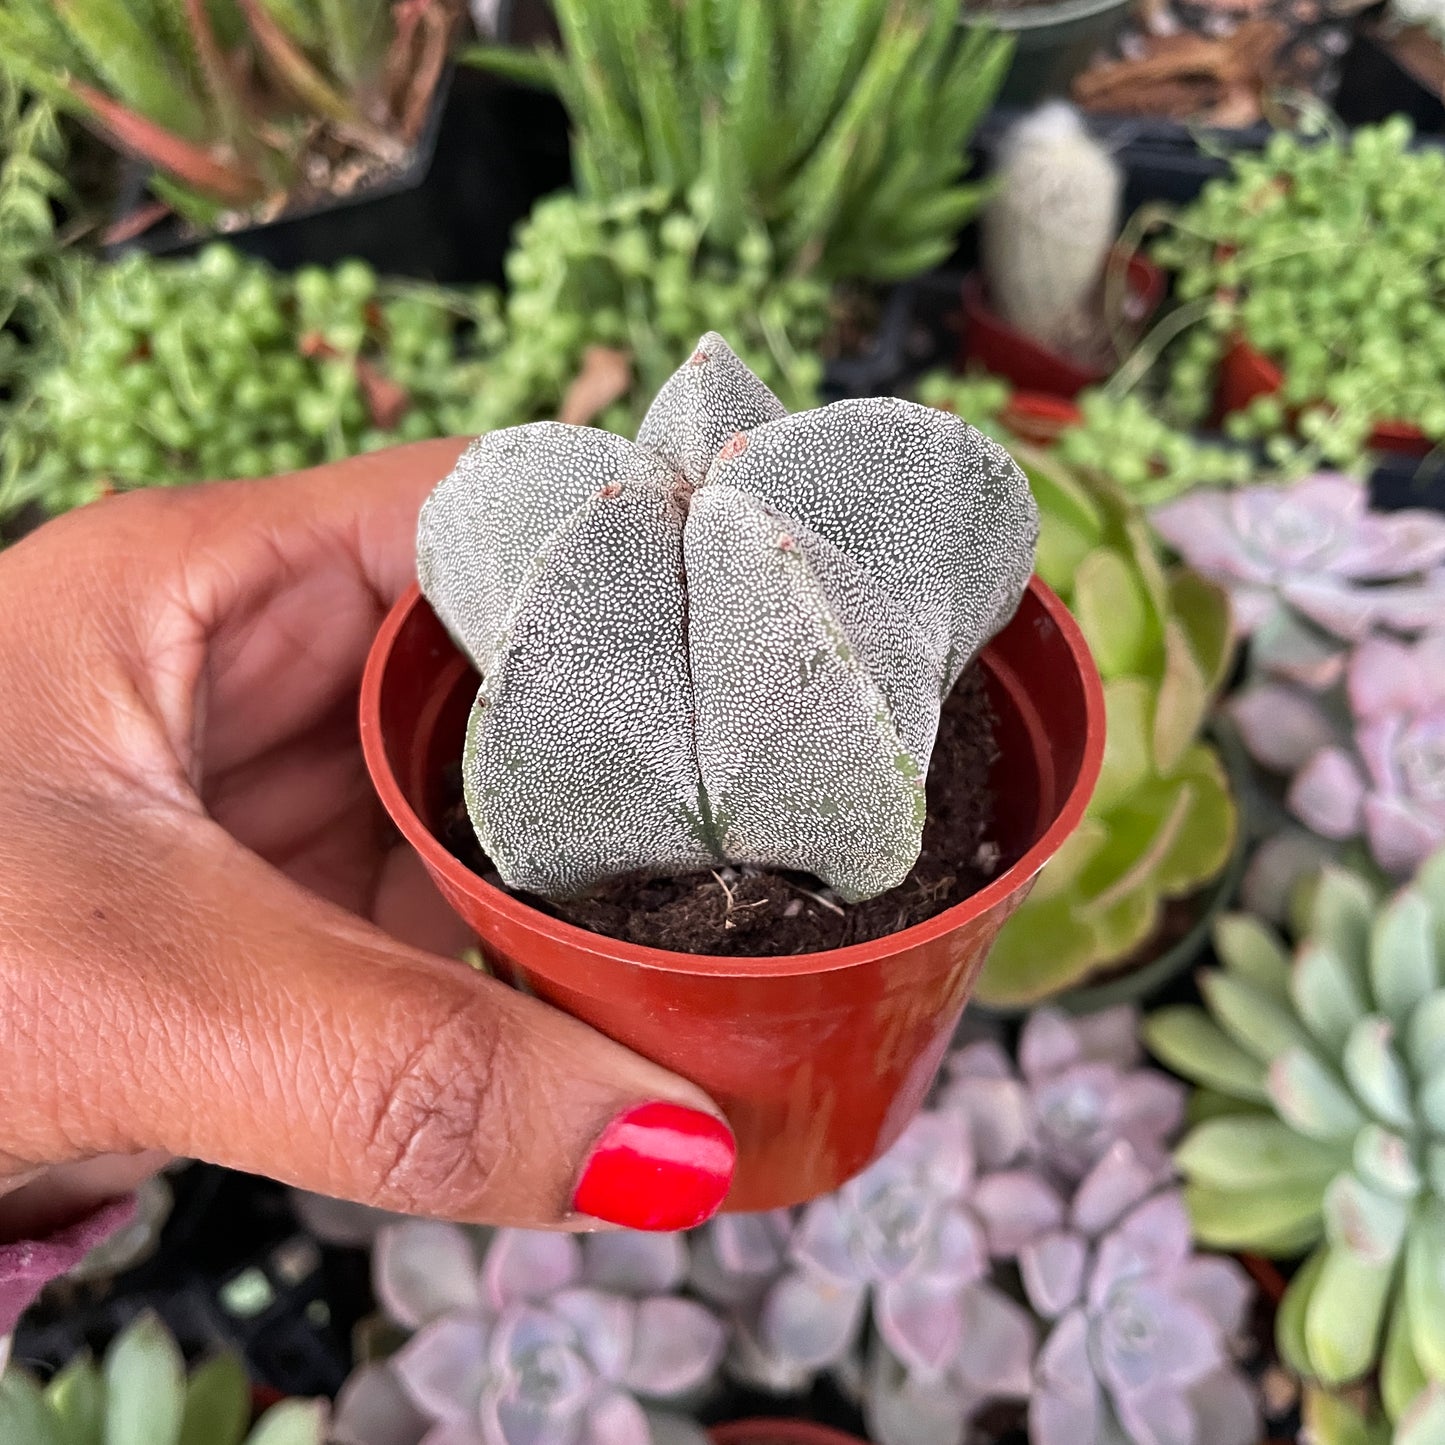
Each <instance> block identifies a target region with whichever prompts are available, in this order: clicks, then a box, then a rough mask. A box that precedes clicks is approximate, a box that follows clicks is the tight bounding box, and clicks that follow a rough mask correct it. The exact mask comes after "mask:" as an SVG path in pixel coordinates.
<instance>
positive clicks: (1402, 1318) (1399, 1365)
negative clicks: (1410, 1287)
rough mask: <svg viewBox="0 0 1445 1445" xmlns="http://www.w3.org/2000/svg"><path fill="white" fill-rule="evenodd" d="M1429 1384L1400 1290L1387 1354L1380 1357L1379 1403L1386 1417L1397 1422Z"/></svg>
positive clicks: (1390, 1326) (1388, 1332)
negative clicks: (1380, 1401) (1416, 1348)
mask: <svg viewBox="0 0 1445 1445" xmlns="http://www.w3.org/2000/svg"><path fill="white" fill-rule="evenodd" d="M1428 1383H1429V1381H1428V1380H1427V1378H1426V1375H1425V1371H1424V1369H1423V1368H1422V1367H1421V1364H1420V1359H1419V1356H1418V1355H1416V1353H1415V1344H1414V1336H1413V1328H1412V1326H1411V1323H1410V1308H1409V1303H1408V1299H1407V1294H1406V1291H1405V1290H1397V1291H1396V1292H1395V1304H1394V1308H1393V1309H1392V1310H1391V1311H1390V1322H1389V1325H1388V1327H1387V1328H1386V1331H1385V1352H1384V1354H1383V1355H1382V1356H1381V1357H1380V1399H1381V1400H1382V1402H1383V1403H1384V1406H1385V1413H1386V1414H1387V1415H1389V1417H1390V1418H1391V1419H1392V1420H1394V1419H1398V1418H1399V1417H1400V1416H1401V1415H1403V1414H1404V1413H1405V1411H1406V1410H1407V1409H1408V1408H1409V1406H1410V1402H1411V1401H1412V1400H1414V1399H1415V1397H1416V1396H1417V1395H1418V1394H1419V1393H1420V1391H1421V1390H1423V1389H1424V1388H1425V1386H1426V1385H1427V1384H1428Z"/></svg>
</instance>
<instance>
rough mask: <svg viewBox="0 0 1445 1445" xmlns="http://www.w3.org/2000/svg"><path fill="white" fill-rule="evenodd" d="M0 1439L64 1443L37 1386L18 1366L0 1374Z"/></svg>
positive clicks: (12, 1443)
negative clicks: (16, 1368)
mask: <svg viewBox="0 0 1445 1445" xmlns="http://www.w3.org/2000/svg"><path fill="white" fill-rule="evenodd" d="M0 1440H4V1441H5V1445H66V1440H65V1436H64V1435H63V1434H61V1428H60V1421H59V1420H58V1419H57V1418H56V1415H55V1412H54V1411H53V1410H52V1409H51V1408H50V1405H49V1404H48V1403H47V1402H46V1399H45V1396H44V1395H43V1394H42V1393H41V1391H40V1387H39V1386H38V1385H37V1384H36V1383H35V1382H34V1381H33V1380H32V1379H31V1378H30V1377H29V1376H28V1375H26V1374H24V1373H23V1372H22V1371H20V1370H7V1371H5V1373H4V1374H0Z"/></svg>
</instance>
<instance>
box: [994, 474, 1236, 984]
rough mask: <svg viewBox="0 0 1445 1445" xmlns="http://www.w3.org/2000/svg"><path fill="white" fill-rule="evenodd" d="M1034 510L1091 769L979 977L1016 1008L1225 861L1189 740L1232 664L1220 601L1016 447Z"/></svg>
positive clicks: (1097, 956) (1222, 818)
mask: <svg viewBox="0 0 1445 1445" xmlns="http://www.w3.org/2000/svg"><path fill="white" fill-rule="evenodd" d="M1017 455H1018V456H1019V457H1020V459H1021V460H1022V461H1023V463H1024V466H1025V470H1026V472H1027V475H1028V477H1029V481H1030V484H1031V486H1032V487H1033V491H1034V495H1035V497H1036V498H1037V500H1038V504H1039V513H1040V536H1039V548H1038V561H1037V568H1038V572H1039V575H1040V576H1041V577H1042V578H1043V579H1044V581H1045V582H1047V583H1048V584H1049V585H1050V586H1051V587H1053V588H1054V589H1055V590H1056V591H1057V592H1058V593H1059V595H1060V596H1061V597H1062V598H1063V600H1064V601H1065V602H1066V603H1067V604H1068V606H1069V607H1070V609H1071V610H1072V611H1073V613H1074V615H1075V617H1076V618H1077V619H1078V621H1079V624H1080V626H1081V627H1082V629H1083V631H1084V635H1085V637H1086V638H1087V639H1088V641H1089V645H1090V648H1091V649H1092V651H1093V654H1094V657H1095V660H1096V661H1097V662H1098V665H1099V670H1100V672H1101V674H1102V676H1103V680H1104V701H1105V708H1106V713H1107V720H1108V724H1107V725H1108V732H1107V738H1106V742H1105V751H1104V765H1103V771H1102V773H1101V774H1100V777H1099V785H1098V787H1097V788H1096V790H1095V792H1094V797H1093V800H1092V802H1091V803H1090V805H1089V810H1088V813H1087V815H1086V816H1085V818H1084V821H1083V823H1082V824H1081V825H1080V827H1079V829H1078V831H1077V832H1076V833H1075V834H1074V835H1073V836H1072V837H1071V838H1070V839H1069V840H1068V841H1067V842H1066V843H1065V844H1064V846H1063V848H1062V849H1060V851H1059V853H1058V854H1057V855H1056V856H1055V857H1054V858H1053V859H1052V860H1051V861H1050V863H1049V864H1048V866H1047V867H1046V868H1045V869H1044V871H1043V873H1042V875H1041V876H1040V878H1039V880H1038V882H1037V883H1036V884H1035V886H1034V891H1033V893H1032V894H1031V895H1030V897H1029V899H1028V900H1027V901H1026V902H1025V904H1024V905H1023V907H1021V908H1020V909H1019V911H1018V912H1017V914H1015V916H1014V917H1013V918H1012V919H1010V921H1009V922H1008V923H1007V924H1006V925H1005V927H1004V930H1003V932H1002V934H1001V935H1000V937H999V939H998V942H997V943H996V944H995V946H994V950H993V953H992V955H991V956H990V958H989V962H988V965H987V966H986V968H985V969H984V973H983V976H982V978H981V979H980V980H979V984H978V989H977V996H978V998H980V999H981V1000H983V1001H984V1002H986V1003H990V1004H994V1005H999V1006H1004V1005H1007V1006H1016V1005H1020V1004H1026V1003H1031V1002H1035V1001H1037V1000H1039V999H1042V998H1046V997H1048V996H1050V995H1052V994H1055V993H1058V992H1059V991H1061V990H1063V989H1066V988H1068V987H1070V986H1073V985H1076V984H1079V983H1081V982H1084V981H1085V980H1087V979H1088V977H1089V976H1090V974H1091V973H1094V972H1096V971H1098V970H1100V969H1104V968H1107V967H1109V966H1110V965H1111V964H1114V963H1117V962H1118V961H1119V960H1121V959H1123V958H1125V957H1126V956H1127V955H1128V954H1130V953H1131V952H1132V951H1133V950H1134V949H1136V948H1138V947H1139V946H1140V945H1141V944H1142V943H1144V942H1145V941H1146V940H1147V939H1148V938H1149V937H1150V935H1151V934H1152V933H1153V932H1154V931H1155V929H1156V928H1157V927H1158V925H1159V921H1160V917H1161V914H1162V910H1163V906H1164V904H1165V902H1166V901H1167V900H1169V899H1171V898H1181V897H1185V896H1188V895H1189V894H1191V893H1194V892H1195V891H1197V890H1198V889H1199V888H1201V887H1202V886H1203V885H1204V884H1206V883H1207V882H1209V881H1210V880H1211V879H1212V878H1214V877H1215V876H1216V875H1217V874H1218V873H1219V872H1220V870H1221V869H1222V868H1223V867H1224V865H1225V863H1226V862H1227V860H1228V859H1229V857H1230V853H1231V850H1232V848H1233V845H1234V838H1235V830H1236V827H1237V818H1236V809H1235V806H1234V802H1233V800H1232V798H1231V795H1230V790H1229V785H1228V781H1227V778H1226V774H1225V771H1224V767H1223V765H1222V763H1221V761H1220V759H1219V756H1218V755H1217V753H1216V752H1215V751H1214V749H1213V748H1212V747H1210V746H1209V745H1208V744H1207V743H1205V742H1203V741H1201V738H1200V733H1201V730H1202V728H1203V726H1204V723H1205V721H1206V719H1207V717H1208V714H1209V710H1210V707H1211V704H1212V702H1213V700H1214V698H1215V696H1216V695H1217V693H1218V692H1219V689H1220V687H1221V686H1222V684H1223V682H1224V679H1225V676H1226V673H1227V671H1228V668H1229V662H1230V656H1231V643H1230V628H1229V611H1228V605H1227V602H1226V600H1225V597H1224V594H1223V593H1222V592H1221V591H1220V590H1219V589H1218V588H1217V587H1215V586H1214V585H1213V584H1212V583H1209V582H1206V581H1205V580H1204V579H1203V578H1202V577H1200V576H1198V575H1197V574H1195V573H1194V572H1191V571H1189V570H1187V569H1183V568H1166V567H1165V566H1164V564H1163V563H1162V561H1161V558H1160V554H1159V551H1158V548H1157V546H1156V544H1155V542H1154V541H1153V538H1152V535H1151V533H1150V531H1149V527H1148V524H1147V522H1146V521H1145V519H1144V516H1143V515H1142V513H1141V512H1140V511H1139V510H1138V509H1137V508H1135V507H1134V506H1133V505H1132V504H1131V503H1130V502H1129V501H1128V500H1127V499H1126V498H1125V497H1124V496H1123V495H1122V494H1121V493H1120V492H1118V491H1117V490H1116V489H1115V488H1113V487H1111V486H1110V485H1109V484H1107V483H1105V482H1104V481H1102V480H1101V479H1098V478H1092V477H1085V476H1083V475H1081V474H1078V473H1075V472H1073V471H1071V470H1069V469H1068V468H1067V467H1065V466H1064V465H1063V464H1062V463H1061V462H1060V461H1058V460H1057V459H1055V458H1053V457H1045V456H1042V455H1039V454H1037V453H1032V452H1027V451H1019V452H1017Z"/></svg>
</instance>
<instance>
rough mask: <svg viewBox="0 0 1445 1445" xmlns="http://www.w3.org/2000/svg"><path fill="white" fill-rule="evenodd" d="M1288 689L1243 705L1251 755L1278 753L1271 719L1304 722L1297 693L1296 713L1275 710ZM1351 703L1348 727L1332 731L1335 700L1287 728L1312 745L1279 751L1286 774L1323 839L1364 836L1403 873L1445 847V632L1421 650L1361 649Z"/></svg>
mask: <svg viewBox="0 0 1445 1445" xmlns="http://www.w3.org/2000/svg"><path fill="white" fill-rule="evenodd" d="M1281 690H1282V689H1280V688H1279V687H1278V686H1274V685H1265V686H1261V687H1257V688H1255V689H1252V690H1251V691H1250V692H1249V693H1246V694H1245V695H1244V696H1243V697H1242V698H1241V701H1240V704H1239V705H1238V707H1237V708H1236V716H1237V717H1238V718H1239V720H1240V726H1241V730H1242V732H1243V735H1244V737H1245V739H1246V742H1247V744H1248V745H1249V746H1250V748H1251V751H1254V752H1256V753H1257V752H1259V751H1260V750H1261V748H1266V749H1267V748H1268V747H1269V746H1270V744H1269V742H1268V739H1269V738H1270V735H1271V718H1272V716H1273V717H1275V718H1283V719H1290V718H1293V717H1294V714H1295V713H1296V712H1298V713H1300V715H1301V717H1302V716H1303V709H1305V708H1307V707H1308V706H1309V700H1308V699H1305V698H1303V697H1301V696H1300V695H1298V694H1296V695H1295V696H1294V698H1293V700H1292V702H1291V709H1293V710H1290V709H1281V708H1280V707H1278V706H1276V704H1277V703H1278V702H1279V699H1278V698H1277V697H1276V696H1275V695H1276V694H1278V693H1280V692H1281ZM1345 696H1346V699H1347V702H1348V709H1349V715H1350V724H1351V726H1347V727H1346V728H1336V729H1335V730H1334V731H1333V732H1331V731H1330V717H1329V713H1328V707H1327V703H1325V702H1321V703H1319V704H1316V707H1317V714H1318V723H1317V727H1316V728H1315V729H1314V730H1313V731H1311V730H1310V729H1309V728H1308V727H1306V726H1305V725H1304V723H1303V722H1300V721H1294V722H1289V723H1288V726H1287V728H1286V726H1285V724H1283V723H1281V724H1280V725H1279V726H1278V727H1276V728H1275V729H1274V733H1275V737H1276V739H1278V736H1279V734H1280V732H1281V731H1288V732H1289V734H1290V736H1291V737H1292V738H1295V739H1297V740H1299V741H1300V742H1301V743H1304V742H1305V741H1306V740H1315V741H1316V742H1317V745H1316V746H1314V747H1312V748H1307V747H1304V746H1301V747H1300V748H1298V749H1297V750H1294V751H1292V752H1290V754H1289V755H1288V756H1286V755H1285V753H1284V752H1283V750H1282V746H1283V745H1282V744H1277V745H1276V746H1275V748H1274V754H1272V755H1277V757H1278V762H1279V763H1280V764H1282V766H1281V768H1280V770H1281V771H1294V780H1293V782H1292V784H1291V785H1290V789H1289V806H1290V809H1291V811H1293V812H1294V814H1295V815H1296V816H1297V817H1298V818H1299V819H1300V820H1301V822H1303V823H1304V824H1306V826H1308V827H1309V828H1310V829H1312V830H1313V831H1314V832H1315V833H1318V834H1319V835H1320V836H1321V837H1323V838H1329V839H1333V840H1336V841H1343V840H1347V839H1351V838H1355V837H1359V836H1360V835H1362V834H1363V836H1364V837H1365V838H1366V840H1367V841H1368V843H1369V846H1370V852H1371V853H1372V854H1373V855H1374V858H1375V861H1376V862H1377V863H1378V864H1379V865H1380V867H1381V868H1383V869H1384V870H1385V871H1386V872H1388V873H1391V874H1394V875H1396V876H1404V875H1407V874H1409V873H1411V872H1412V871H1413V870H1414V869H1415V868H1416V867H1418V866H1419V865H1420V864H1421V863H1422V862H1423V861H1424V860H1425V859H1426V858H1427V857H1428V856H1429V855H1430V854H1431V853H1432V852H1433V851H1434V850H1435V849H1436V848H1438V847H1440V845H1441V844H1442V843H1445V633H1434V634H1431V635H1429V636H1426V637H1424V638H1422V639H1420V640H1419V641H1418V642H1415V643H1406V642H1398V641H1395V640H1394V639H1392V638H1387V637H1379V636H1377V637H1371V638H1367V639H1366V640H1365V641H1364V642H1362V643H1361V644H1360V645H1359V646H1358V647H1357V648H1356V649H1355V651H1354V654H1353V656H1352V657H1351V659H1350V664H1349V671H1348V675H1347V685H1346V688H1345Z"/></svg>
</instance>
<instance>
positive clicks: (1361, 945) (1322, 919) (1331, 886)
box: [1310, 868, 1375, 1000]
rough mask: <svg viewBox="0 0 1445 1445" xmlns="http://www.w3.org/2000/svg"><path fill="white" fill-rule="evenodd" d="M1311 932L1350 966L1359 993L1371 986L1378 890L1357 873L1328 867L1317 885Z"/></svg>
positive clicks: (1313, 901)
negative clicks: (1371, 936) (1371, 944)
mask: <svg viewBox="0 0 1445 1445" xmlns="http://www.w3.org/2000/svg"><path fill="white" fill-rule="evenodd" d="M1310 908H1311V928H1310V933H1311V936H1312V937H1313V938H1314V939H1315V940H1316V941H1317V942H1319V943H1321V944H1323V945H1324V946H1325V947H1326V948H1328V949H1329V950H1330V952H1331V953H1333V954H1334V956H1335V957H1336V958H1338V959H1339V960H1340V962H1341V963H1343V964H1344V965H1345V966H1346V968H1348V969H1349V971H1350V973H1351V975H1352V977H1353V979H1354V981H1355V991H1356V995H1357V996H1358V997H1359V998H1360V999H1362V1000H1363V999H1365V998H1367V997H1368V996H1369V995H1368V990H1369V962H1370V933H1371V929H1372V928H1373V926H1374V918H1375V892H1374V890H1373V889H1372V888H1371V887H1370V885H1369V884H1368V883H1367V882H1366V881H1365V880H1364V879H1363V878H1361V877H1360V876H1359V874H1357V873H1351V872H1349V871H1347V870H1346V869H1343V868H1326V869H1325V870H1324V872H1323V873H1322V874H1321V875H1320V879H1319V882H1318V884H1317V885H1316V887H1315V891H1314V896H1313V898H1312V900H1311V904H1310Z"/></svg>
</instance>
